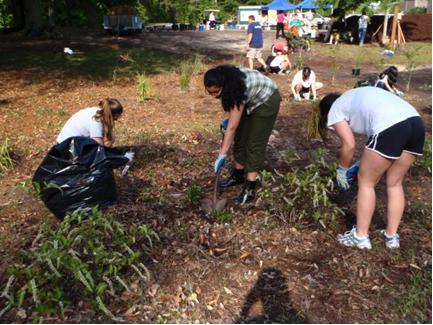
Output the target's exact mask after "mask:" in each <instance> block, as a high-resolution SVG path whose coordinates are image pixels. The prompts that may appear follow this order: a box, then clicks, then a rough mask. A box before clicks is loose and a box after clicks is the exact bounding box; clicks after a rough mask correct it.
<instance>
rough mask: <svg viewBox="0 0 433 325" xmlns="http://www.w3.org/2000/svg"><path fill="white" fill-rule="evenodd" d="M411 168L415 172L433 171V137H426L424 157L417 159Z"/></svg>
mask: <svg viewBox="0 0 433 325" xmlns="http://www.w3.org/2000/svg"><path fill="white" fill-rule="evenodd" d="M411 170H412V171H413V170H414V171H415V172H424V171H428V172H429V173H430V174H431V172H432V139H431V138H430V139H428V138H427V139H425V142H424V149H423V155H422V157H420V158H418V159H417V160H415V162H414V164H413V165H412V168H411Z"/></svg>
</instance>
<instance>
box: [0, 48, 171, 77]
mask: <svg viewBox="0 0 433 325" xmlns="http://www.w3.org/2000/svg"><path fill="white" fill-rule="evenodd" d="M77 52H78V53H77V54H74V55H66V54H63V53H53V51H51V50H45V49H42V50H41V49H40V48H36V47H35V48H33V47H31V46H28V47H27V48H26V50H25V51H23V50H22V49H16V50H15V49H14V50H10V51H4V52H0V68H3V69H14V70H22V69H30V68H47V69H50V70H51V69H54V70H58V69H61V70H62V71H64V72H66V73H70V74H73V75H83V74H84V75H87V74H90V75H95V76H100V77H103V78H107V79H112V78H113V73H114V72H115V75H116V78H128V79H132V78H135V77H136V76H137V73H136V71H146V73H147V74H149V75H152V74H162V73H171V71H172V70H173V66H176V65H177V64H178V57H177V55H176V54H174V53H168V52H166V51H157V50H146V51H143V50H131V51H129V52H128V56H129V57H130V58H131V59H132V60H128V61H119V60H118V58H119V55H120V52H119V50H118V49H115V48H110V47H104V48H94V49H91V50H90V49H89V50H86V51H83V52H81V51H77Z"/></svg>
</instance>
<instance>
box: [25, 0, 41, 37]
mask: <svg viewBox="0 0 433 325" xmlns="http://www.w3.org/2000/svg"><path fill="white" fill-rule="evenodd" d="M24 13H25V26H24V30H25V31H27V33H29V34H30V35H31V36H35V35H40V34H41V32H42V30H43V28H44V20H43V18H42V8H41V1H40V0H24Z"/></svg>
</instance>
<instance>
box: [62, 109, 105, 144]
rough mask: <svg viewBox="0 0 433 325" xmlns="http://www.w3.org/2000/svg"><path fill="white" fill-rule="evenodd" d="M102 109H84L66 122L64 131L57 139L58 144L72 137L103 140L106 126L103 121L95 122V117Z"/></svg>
mask: <svg viewBox="0 0 433 325" xmlns="http://www.w3.org/2000/svg"><path fill="white" fill-rule="evenodd" d="M100 109H101V108H99V107H89V108H85V109H82V110H80V111H78V112H77V113H75V114H74V115H72V117H71V118H70V119H69V120H68V121H67V122H66V124H65V126H64V127H63V129H62V131H60V134H59V136H58V137H57V142H58V143H60V142H62V141H64V140H66V139H67V138H70V137H78V136H82V137H89V138H103V136H104V126H103V124H102V122H101V121H95V120H94V119H93V116H95V114H96V112H97V111H99V110H100Z"/></svg>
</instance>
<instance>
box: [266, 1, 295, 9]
mask: <svg viewBox="0 0 433 325" xmlns="http://www.w3.org/2000/svg"><path fill="white" fill-rule="evenodd" d="M297 7H298V6H295V5H294V4H291V3H290V2H288V1H286V0H274V1H273V2H271V3H270V4H268V5H266V6H263V7H261V8H260V9H261V10H284V11H287V10H295V8H297Z"/></svg>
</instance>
